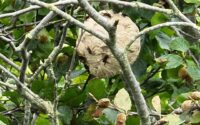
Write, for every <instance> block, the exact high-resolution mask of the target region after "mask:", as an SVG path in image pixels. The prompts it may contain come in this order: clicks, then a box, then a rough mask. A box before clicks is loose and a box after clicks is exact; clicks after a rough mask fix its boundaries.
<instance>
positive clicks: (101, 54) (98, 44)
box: [77, 10, 140, 78]
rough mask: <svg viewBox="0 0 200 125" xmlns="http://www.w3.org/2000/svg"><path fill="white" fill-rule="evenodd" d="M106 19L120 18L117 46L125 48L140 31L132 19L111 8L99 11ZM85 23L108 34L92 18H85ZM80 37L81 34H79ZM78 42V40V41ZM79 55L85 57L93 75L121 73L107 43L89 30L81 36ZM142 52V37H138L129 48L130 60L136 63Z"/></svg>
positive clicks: (103, 75) (101, 76)
mask: <svg viewBox="0 0 200 125" xmlns="http://www.w3.org/2000/svg"><path fill="white" fill-rule="evenodd" d="M99 13H100V14H101V15H102V16H104V17H105V18H106V20H108V21H111V22H113V23H114V22H115V21H116V20H118V21H119V22H118V25H117V30H116V46H117V47H118V48H120V49H124V48H125V46H126V45H127V44H128V43H129V42H130V40H131V39H132V38H133V37H134V36H136V35H137V34H138V32H139V29H138V27H137V26H136V24H135V23H134V22H132V20H131V19H130V18H129V17H127V16H123V15H122V14H120V13H118V14H116V13H113V12H112V11H110V10H103V11H100V12H99ZM84 24H85V25H86V26H87V27H89V28H91V29H93V30H94V31H96V32H97V33H100V34H102V35H104V36H108V33H107V31H106V30H105V29H104V28H103V27H102V26H100V25H99V24H98V23H96V22H95V21H94V20H93V19H92V18H88V19H86V20H85V22H84ZM79 37H80V36H79ZM77 43H78V42H77ZM77 52H78V54H79V56H81V57H83V58H84V60H85V64H86V65H87V66H88V68H89V71H90V73H91V74H92V75H94V76H96V77H99V78H105V77H111V76H114V75H116V74H119V73H120V66H119V63H118V62H117V60H116V59H115V57H114V56H113V55H112V53H111V51H110V50H109V48H108V47H107V45H106V44H105V43H104V42H103V41H102V40H100V39H98V38H97V37H95V36H93V35H92V34H90V33H88V32H84V33H83V34H82V37H81V38H80V41H79V45H78V48H77ZM139 52H140V39H139V38H138V39H137V40H136V41H135V42H134V43H133V44H132V45H131V47H130V48H129V51H128V60H129V62H130V63H134V62H135V60H136V59H137V57H138V55H139Z"/></svg>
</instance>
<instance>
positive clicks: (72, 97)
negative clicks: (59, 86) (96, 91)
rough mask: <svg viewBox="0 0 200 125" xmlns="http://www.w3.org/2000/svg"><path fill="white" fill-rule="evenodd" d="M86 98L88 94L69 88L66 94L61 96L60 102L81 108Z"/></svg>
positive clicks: (75, 88)
mask: <svg viewBox="0 0 200 125" xmlns="http://www.w3.org/2000/svg"><path fill="white" fill-rule="evenodd" d="M85 98H86V94H85V93H84V92H81V91H80V89H79V88H77V87H71V88H68V89H67V90H66V91H65V93H64V94H63V95H62V96H61V98H60V102H62V103H64V104H66V105H68V106H70V107H77V106H79V105H80V104H81V103H82V102H83V101H84V100H85Z"/></svg>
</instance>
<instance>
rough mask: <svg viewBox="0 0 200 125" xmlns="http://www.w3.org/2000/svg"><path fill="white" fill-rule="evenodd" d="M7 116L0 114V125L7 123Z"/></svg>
mask: <svg viewBox="0 0 200 125" xmlns="http://www.w3.org/2000/svg"><path fill="white" fill-rule="evenodd" d="M9 120H10V119H9V118H7V117H6V116H3V115H2V114H0V125H9Z"/></svg>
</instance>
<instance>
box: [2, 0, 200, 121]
mask: <svg viewBox="0 0 200 125" xmlns="http://www.w3.org/2000/svg"><path fill="white" fill-rule="evenodd" d="M43 1H44V0H43ZM138 1H141V2H144V3H146V4H148V5H151V6H158V5H159V6H160V7H162V8H169V5H168V3H167V2H166V1H165V0H149V1H148V2H147V1H145V0H138ZM46 2H48V3H50V2H55V0H48V1H47V0H46ZM174 2H175V4H176V5H177V6H178V7H179V8H180V10H184V12H185V13H184V14H186V15H188V16H189V17H190V16H194V18H195V21H196V24H197V25H199V24H200V23H199V22H200V21H199V13H198V12H197V10H198V5H199V3H200V1H199V0H184V2H183V1H182V5H179V4H180V3H178V0H177V1H174ZM29 5H30V3H29V2H26V1H25V0H0V16H1V14H5V13H9V12H14V11H17V10H20V9H23V8H27V7H29ZM76 7H77V6H76V5H74V6H70V5H67V6H66V7H65V9H63V10H65V11H66V12H68V13H72V14H73V16H74V17H76V19H78V20H80V21H83V20H85V19H86V18H87V17H86V14H85V12H84V10H82V9H81V10H74V9H75V8H76ZM94 7H95V9H97V10H101V9H102V8H103V5H101V4H100V3H98V2H94ZM117 7H118V9H117V10H118V11H120V12H122V13H123V14H124V15H127V16H129V17H130V18H131V19H132V20H133V21H134V22H136V23H137V26H138V27H139V29H140V30H143V29H145V28H147V27H151V26H153V25H157V24H160V23H164V22H168V21H173V20H178V18H177V17H173V16H170V15H167V14H163V13H161V12H153V11H148V10H141V9H138V8H131V7H124V8H123V7H121V6H113V5H111V4H109V9H113V10H115V9H116V8H117ZM75 11H76V12H75ZM48 12H49V10H48V9H44V8H41V9H38V10H37V11H36V10H34V11H31V12H28V13H24V14H21V15H20V16H16V17H6V18H0V36H3V35H5V36H6V37H8V38H12V39H14V40H15V41H14V44H15V45H16V46H18V45H19V44H20V43H21V42H22V41H23V39H24V38H25V35H26V34H27V33H29V32H30V31H31V30H32V29H34V28H35V27H36V26H37V24H38V22H40V21H41V20H42V19H43V18H44V16H45V15H46V14H47V13H48ZM65 22H66V21H65V20H64V21H63V19H62V18H61V17H60V16H56V17H55V18H53V20H52V21H51V23H50V24H47V25H46V26H45V27H44V28H43V29H42V30H41V31H40V32H39V34H38V35H37V36H36V38H35V39H32V40H31V41H30V42H29V43H28V51H31V56H30V61H29V64H28V68H27V70H26V76H27V77H28V78H30V77H31V76H32V75H33V74H34V73H35V71H37V69H38V67H39V66H40V65H41V64H43V63H44V62H45V60H46V59H47V58H48V57H49V54H50V53H51V52H52V51H53V49H54V48H55V46H56V45H57V43H58V41H59V40H60V37H61V33H62V29H63V24H64V23H65ZM67 26H68V28H67V32H66V34H65V41H64V45H63V47H62V49H61V50H60V51H59V54H57V55H56V58H55V60H53V61H52V63H51V64H50V65H48V66H47V67H45V68H44V69H43V70H42V71H41V72H40V73H39V75H38V77H37V78H36V79H34V80H33V81H32V82H31V83H30V84H29V85H27V86H28V87H29V88H30V89H31V90H32V91H33V92H34V93H36V94H38V95H39V96H40V97H41V98H42V99H44V100H47V101H51V102H52V103H54V101H55V99H56V98H57V97H55V92H56V93H57V96H59V97H60V98H59V100H58V104H57V105H58V106H57V112H56V113H57V114H58V118H59V123H60V125H70V124H71V125H114V124H115V125H117V122H116V121H117V120H119V118H118V114H120V113H123V114H124V115H125V116H126V120H125V121H123V122H126V125H132V124H133V123H134V124H135V125H139V124H140V118H139V116H138V115H137V111H136V109H137V107H135V105H134V102H131V98H130V96H132V95H129V94H128V91H130V90H128V89H125V88H126V86H124V84H123V83H124V82H123V79H122V78H121V76H120V75H116V76H114V77H111V78H101V79H99V78H92V79H91V77H90V73H89V72H88V70H87V67H85V66H84V61H82V60H81V57H78V56H77V55H76V57H74V56H73V54H74V52H75V51H76V49H75V47H76V41H77V39H78V32H79V28H78V27H77V26H76V25H73V24H67ZM177 30H178V32H180V33H182V32H183V35H177V33H176V32H177V31H174V29H173V27H163V28H160V29H156V30H153V31H151V32H148V33H147V34H145V35H143V36H141V42H142V48H141V52H140V56H139V57H138V59H137V61H136V62H135V63H134V64H132V65H131V67H132V70H133V72H134V74H135V75H136V77H137V79H138V81H139V82H140V86H141V89H142V90H141V91H142V93H143V95H144V97H145V100H146V102H147V105H148V107H149V108H150V111H152V112H151V113H152V114H153V115H152V116H155V117H154V118H152V121H153V122H154V123H155V124H157V125H162V124H165V123H167V124H168V125H179V124H184V125H186V124H194V125H197V124H200V120H199V119H200V96H199V89H200V67H199V63H200V62H199V60H200V59H199V58H200V57H199V54H200V43H199V42H198V41H193V40H191V39H188V36H187V37H185V36H184V34H188V32H189V31H187V30H185V29H183V28H182V27H177ZM189 35H190V34H189ZM0 53H1V54H3V55H5V56H6V57H7V58H8V59H10V60H11V61H12V62H14V63H15V64H16V65H17V66H21V65H22V58H21V56H20V54H19V53H16V52H15V51H14V50H13V49H12V47H11V46H10V44H9V43H8V42H6V41H4V40H3V39H0ZM71 62H72V63H73V66H72V69H70V68H71V66H70V65H71ZM0 65H2V66H3V67H5V68H6V69H8V70H9V71H10V72H11V73H13V74H14V75H15V76H17V77H19V76H20V71H18V70H17V69H15V68H13V67H12V66H11V65H9V64H8V63H6V62H5V61H3V60H2V59H1V58H0ZM52 70H53V71H54V73H55V74H52V73H51V71H52ZM70 70H71V71H70ZM53 75H55V77H56V80H55V79H54V78H53ZM66 76H67V77H66ZM88 79H89V82H87V85H86V88H85V89H83V88H84V87H83V86H84V84H86V81H87V80H88ZM0 81H2V82H4V83H10V84H11V85H15V82H13V81H12V79H11V78H10V77H9V76H8V75H7V74H6V73H4V72H3V71H1V70H0ZM55 81H56V82H55ZM0 86H1V88H0V112H1V114H0V124H2V125H17V124H22V123H23V120H24V110H25V103H24V100H25V98H24V97H23V96H22V95H20V94H19V91H18V90H16V89H11V88H9V87H7V86H3V85H2V84H0ZM131 91H132V90H131ZM188 100H190V101H189V102H190V103H189V104H188ZM185 101H187V103H186V102H185ZM183 104H184V105H183ZM183 106H186V107H184V108H183ZM188 107H189V108H188ZM182 109H184V110H182ZM31 114H32V117H31V122H33V123H35V125H50V124H51V122H52V120H51V117H49V116H48V114H46V113H45V112H44V111H43V110H41V109H39V108H38V107H37V106H35V105H32V107H31ZM33 116H35V117H33Z"/></svg>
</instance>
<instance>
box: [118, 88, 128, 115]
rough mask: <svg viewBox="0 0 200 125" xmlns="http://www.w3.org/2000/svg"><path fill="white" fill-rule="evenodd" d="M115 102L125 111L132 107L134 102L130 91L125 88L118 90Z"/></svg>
mask: <svg viewBox="0 0 200 125" xmlns="http://www.w3.org/2000/svg"><path fill="white" fill-rule="evenodd" d="M114 104H115V105H116V106H117V107H118V108H120V109H122V110H124V111H125V112H127V111H129V110H130V109H131V106H132V103H131V99H130V97H129V94H128V92H127V91H126V90H125V89H124V88H123V89H120V90H119V91H118V93H117V94H116V96H115V98H114Z"/></svg>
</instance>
